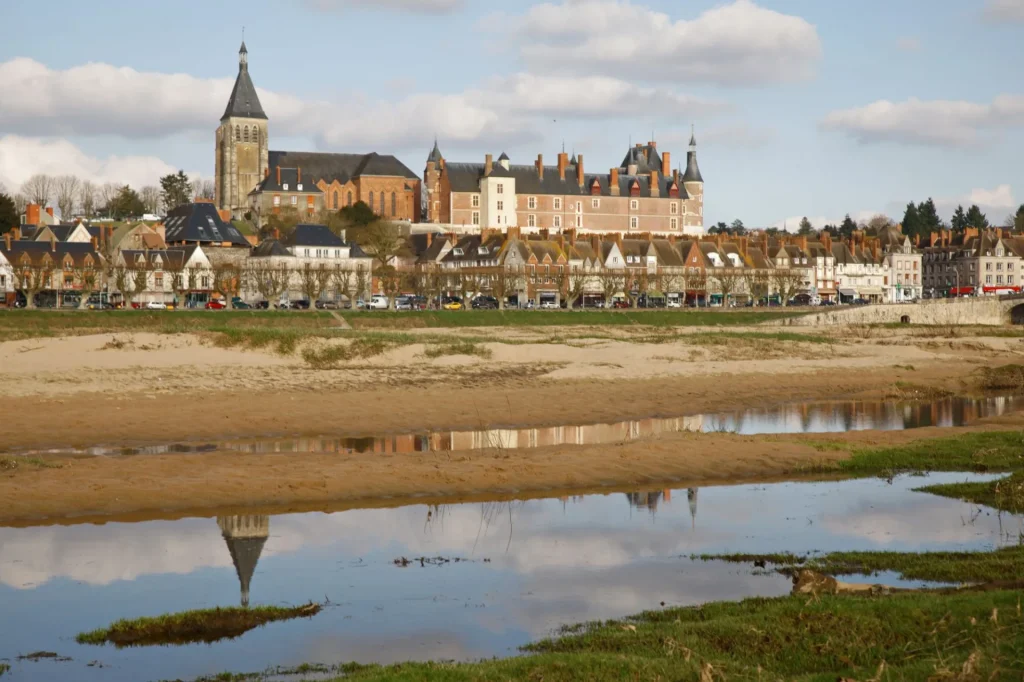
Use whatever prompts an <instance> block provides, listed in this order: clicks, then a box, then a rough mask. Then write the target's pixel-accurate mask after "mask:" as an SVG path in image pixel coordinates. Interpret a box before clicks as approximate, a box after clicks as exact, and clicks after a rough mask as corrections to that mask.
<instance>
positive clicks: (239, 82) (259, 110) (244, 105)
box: [220, 42, 267, 121]
mask: <svg viewBox="0 0 1024 682" xmlns="http://www.w3.org/2000/svg"><path fill="white" fill-rule="evenodd" d="M248 52H249V51H248V50H246V49H245V43H244V42H243V43H242V47H241V49H240V50H239V51H238V54H239V57H241V55H243V54H248ZM230 116H237V117H240V118H262V119H264V120H266V118H267V115H266V114H265V113H263V107H262V106H261V105H260V98H259V97H258V96H257V95H256V86H255V85H253V84H252V79H251V78H249V67H248V65H247V64H245V63H243V61H242V60H241V58H239V60H238V76H237V77H236V78H235V87H233V88H232V89H231V97H229V98H228V106H227V107H226V108H225V109H224V115H223V116H221V117H220V120H222V121H223V120H224V119H226V118H228V117H230Z"/></svg>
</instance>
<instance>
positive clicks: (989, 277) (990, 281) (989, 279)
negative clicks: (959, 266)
mask: <svg viewBox="0 0 1024 682" xmlns="http://www.w3.org/2000/svg"><path fill="white" fill-rule="evenodd" d="M985 284H992V275H985Z"/></svg>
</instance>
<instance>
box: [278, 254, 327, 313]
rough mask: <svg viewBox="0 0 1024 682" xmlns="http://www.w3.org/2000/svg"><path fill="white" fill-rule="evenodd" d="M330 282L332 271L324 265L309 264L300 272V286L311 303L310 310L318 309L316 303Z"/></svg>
mask: <svg viewBox="0 0 1024 682" xmlns="http://www.w3.org/2000/svg"><path fill="white" fill-rule="evenodd" d="M330 281H331V271H330V270H328V269H327V268H326V267H324V266H323V265H310V264H309V263H307V264H306V265H305V267H303V268H302V270H301V271H299V286H300V288H301V289H302V295H303V296H305V297H306V300H307V301H309V309H310V310H315V309H316V306H315V305H314V303H316V302H317V301H318V300H319V299H320V294H322V293H323V292H324V289H326V288H327V285H328V284H329V283H330ZM268 300H269V299H268Z"/></svg>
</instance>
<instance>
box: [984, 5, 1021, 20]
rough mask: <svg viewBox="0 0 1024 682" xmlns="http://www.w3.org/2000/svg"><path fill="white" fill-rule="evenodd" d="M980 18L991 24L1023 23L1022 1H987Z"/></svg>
mask: <svg viewBox="0 0 1024 682" xmlns="http://www.w3.org/2000/svg"><path fill="white" fill-rule="evenodd" d="M982 16H984V18H985V19H987V20H989V21H993V22H1000V21H1024V0H988V1H987V2H986V3H985V8H984V9H983V10H982Z"/></svg>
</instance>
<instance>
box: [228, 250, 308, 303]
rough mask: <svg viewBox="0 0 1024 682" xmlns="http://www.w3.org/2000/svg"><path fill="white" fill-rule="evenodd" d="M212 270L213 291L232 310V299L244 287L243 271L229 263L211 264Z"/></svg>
mask: <svg viewBox="0 0 1024 682" xmlns="http://www.w3.org/2000/svg"><path fill="white" fill-rule="evenodd" d="M211 269H212V275H213V280H212V282H211V284H212V285H213V290H214V291H216V292H217V293H218V294H220V296H221V298H222V299H224V305H225V306H227V309H228V310H231V309H232V308H234V305H235V304H234V301H233V300H232V299H234V297H235V296H237V295H238V290H239V289H240V288H241V285H242V282H241V279H242V277H241V271H240V270H239V268H238V266H237V265H235V264H234V263H228V262H214V263H211ZM312 305H313V302H312V301H310V306H312Z"/></svg>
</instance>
